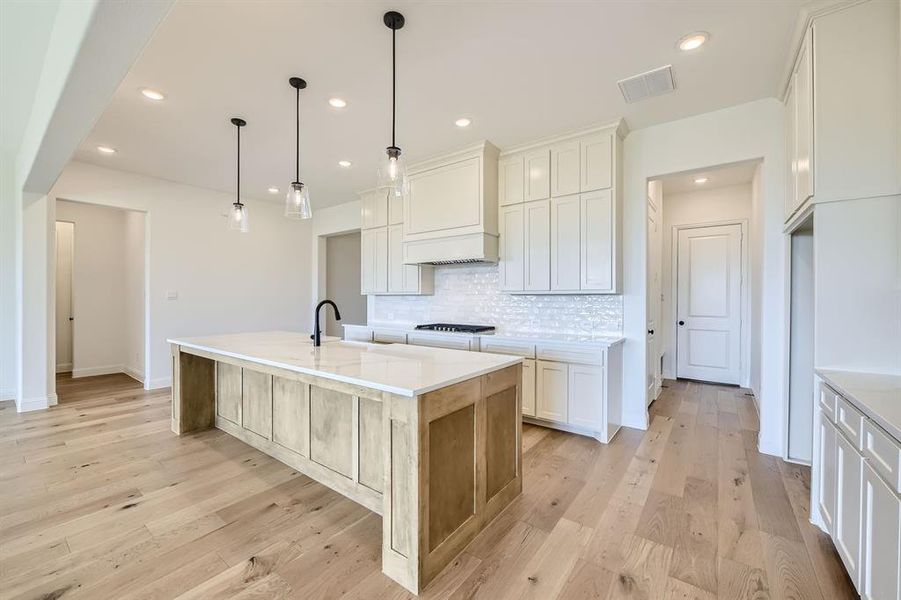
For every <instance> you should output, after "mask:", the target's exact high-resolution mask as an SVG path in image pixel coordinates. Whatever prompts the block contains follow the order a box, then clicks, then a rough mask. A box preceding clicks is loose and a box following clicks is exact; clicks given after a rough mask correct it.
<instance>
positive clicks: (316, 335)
mask: <svg viewBox="0 0 901 600" xmlns="http://www.w3.org/2000/svg"><path fill="white" fill-rule="evenodd" d="M326 304H331V305H332V308H334V309H335V319H336V320H338V321H340V320H341V312H340V311H339V310H338V305H337V304H335V303H334V302H332V301H331V300H323V301H322V302H320V303H319V304H317V305H316V316H315V317H314V318H313V321H314V322H315V326H314V328H313V335H311V336H310V337H311V338H313V345H314V346H321V345H322V340H321V339H320V338H321V337H322V327H320V326H319V311H320V310H321V309H322V307H323V306H324V305H326Z"/></svg>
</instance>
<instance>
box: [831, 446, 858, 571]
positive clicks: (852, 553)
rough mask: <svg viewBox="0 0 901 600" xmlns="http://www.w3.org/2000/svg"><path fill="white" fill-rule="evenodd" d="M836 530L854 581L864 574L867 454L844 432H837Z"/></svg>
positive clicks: (844, 560)
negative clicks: (863, 471)
mask: <svg viewBox="0 0 901 600" xmlns="http://www.w3.org/2000/svg"><path fill="white" fill-rule="evenodd" d="M835 449H836V454H835V465H836V475H837V479H838V481H837V484H838V485H837V486H836V488H835V530H834V532H833V534H832V539H833V541H834V542H835V547H836V549H837V550H838V555H839V556H840V557H841V559H842V562H843V563H845V568H846V569H847V570H848V575H850V577H851V581H853V582H855V584H856V583H857V582H858V581H859V576H860V531H861V530H860V517H861V514H860V496H861V489H862V480H861V475H860V469H861V463H862V462H863V457H862V456H861V455H860V453H859V452H858V451H857V448H855V447H854V446H853V445H851V442H849V441H848V439H847V438H845V436H844V435H842V434H838V435H837V436H836V445H835Z"/></svg>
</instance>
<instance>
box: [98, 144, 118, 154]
mask: <svg viewBox="0 0 901 600" xmlns="http://www.w3.org/2000/svg"><path fill="white" fill-rule="evenodd" d="M97 152H100V153H101V154H115V153H116V149H115V148H112V147H110V146H97Z"/></svg>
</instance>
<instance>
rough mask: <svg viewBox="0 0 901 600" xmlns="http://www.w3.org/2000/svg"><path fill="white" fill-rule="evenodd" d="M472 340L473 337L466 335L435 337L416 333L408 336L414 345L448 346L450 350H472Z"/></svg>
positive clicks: (410, 342)
mask: <svg viewBox="0 0 901 600" xmlns="http://www.w3.org/2000/svg"><path fill="white" fill-rule="evenodd" d="M472 342H473V340H472V339H470V338H464V337H461V338H452V337H434V336H430V335H416V334H415V333H411V334H409V335H408V336H407V343H409V344H412V345H414V346H430V347H432V348H448V349H450V350H472V349H473V343H472Z"/></svg>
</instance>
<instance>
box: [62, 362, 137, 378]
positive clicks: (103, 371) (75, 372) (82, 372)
mask: <svg viewBox="0 0 901 600" xmlns="http://www.w3.org/2000/svg"><path fill="white" fill-rule="evenodd" d="M113 373H125V368H124V367H123V366H122V365H107V366H105V367H85V368H82V369H72V378H73V379H77V378H78V377H94V376H95V375H111V374H113Z"/></svg>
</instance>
